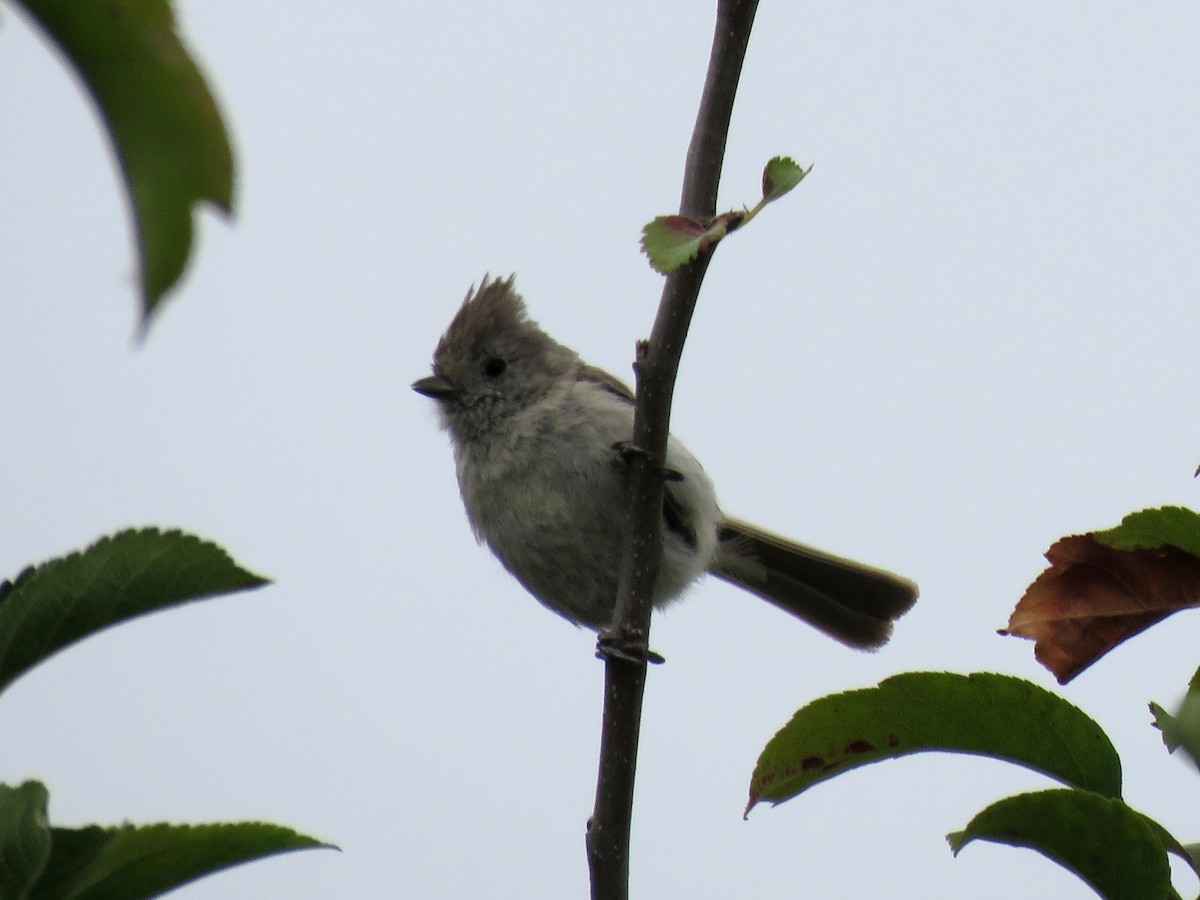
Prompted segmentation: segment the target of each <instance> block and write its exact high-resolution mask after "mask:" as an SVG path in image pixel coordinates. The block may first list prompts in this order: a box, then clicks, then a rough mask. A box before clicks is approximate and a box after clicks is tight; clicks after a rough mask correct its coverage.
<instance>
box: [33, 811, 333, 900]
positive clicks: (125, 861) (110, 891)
mask: <svg viewBox="0 0 1200 900" xmlns="http://www.w3.org/2000/svg"><path fill="white" fill-rule="evenodd" d="M70 831H71V829H57V828H56V829H54V836H55V841H56V842H57V841H60V840H66V839H67V834H68V833H69V832H70ZM98 833H99V834H98ZM101 836H102V837H104V838H105V839H106V840H107V843H106V844H105V845H104V846H103V847H101V848H100V851H99V853H98V857H97V858H96V859H95V860H94V862H93V863H92V865H91V868H90V870H89V871H88V872H87V873H86V877H84V878H83V879H82V880H81V881H80V882H79V883H77V884H75V885H74V887H73V888H72V889H71V892H70V893H69V894H66V895H64V894H57V895H55V894H52V893H46V894H44V895H41V894H37V895H34V897H33V898H31V900H51V898H53V897H63V898H66V897H69V900H132V898H141V897H157V896H158V895H160V894H162V893H165V892H166V891H169V890H172V889H174V888H177V887H179V886H180V885H183V884H186V883H188V882H190V881H195V880H196V879H197V878H201V877H203V876H205V875H210V874H212V873H214V872H218V871H220V870H222V869H228V868H230V867H231V866H236V865H240V864H241V863H246V862H250V861H252V860H255V859H262V858H264V857H267V856H275V855H278V854H280V853H288V852H291V851H294V850H307V849H314V848H318V847H325V848H333V845H332V844H326V843H323V842H321V841H318V840H317V839H316V838H312V837H309V836H307V835H303V834H300V833H299V832H296V831H293V830H292V829H290V828H284V827H282V826H279V825H270V824H266V823H262V822H239V823H234V824H214V825H172V824H158V825H123V826H120V827H117V828H96V827H94V826H93V827H91V828H87V829H78V831H77V834H76V835H75V837H76V838H78V841H77V842H78V843H80V844H82V845H86V846H88V848H89V850H94V849H95V848H96V847H97V846H98V844H97V841H98V838H99V837H101ZM334 849H336V848H334ZM39 887H40V885H39Z"/></svg>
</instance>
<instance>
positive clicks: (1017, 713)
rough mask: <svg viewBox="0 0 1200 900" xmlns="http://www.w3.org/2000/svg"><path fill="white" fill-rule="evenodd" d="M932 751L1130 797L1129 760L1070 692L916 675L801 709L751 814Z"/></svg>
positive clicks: (762, 779)
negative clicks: (865, 768) (1126, 787)
mask: <svg viewBox="0 0 1200 900" xmlns="http://www.w3.org/2000/svg"><path fill="white" fill-rule="evenodd" d="M923 751H944V752H949V753H973V754H977V755H980V756H990V757H994V758H996V759H1002V760H1006V761H1008V762H1012V763H1016V764H1017V765H1022V766H1026V767H1028V768H1030V769H1034V770H1036V771H1039V772H1042V773H1044V774H1046V775H1049V776H1050V777H1051V778H1055V779H1057V780H1059V781H1061V782H1063V783H1065V784H1068V785H1072V786H1075V787H1081V788H1087V789H1089V790H1093V791H1096V792H1097V793H1100V794H1105V795H1108V796H1114V797H1115V796H1119V795H1120V793H1121V761H1120V759H1119V758H1118V756H1117V752H1116V750H1115V749H1114V748H1113V746H1112V743H1111V742H1110V741H1109V739H1108V736H1107V735H1106V734H1105V733H1104V731H1103V730H1102V729H1101V728H1100V726H1099V725H1097V724H1096V722H1095V721H1093V720H1092V719H1091V718H1090V717H1089V716H1088V715H1087V714H1085V713H1084V712H1083V711H1081V710H1080V709H1079V708H1078V707H1076V706H1073V705H1072V704H1070V703H1068V702H1067V701H1066V700H1064V699H1062V698H1061V697H1058V696H1056V695H1054V694H1051V693H1050V692H1049V691H1046V690H1043V689H1042V688H1040V687H1038V686H1037V685H1035V684H1033V683H1032V682H1029V681H1025V680H1023V679H1020V678H1013V677H1011V676H1008V675H996V674H992V673H987V672H983V673H976V674H974V675H957V674H954V673H950V672H909V673H905V674H901V675H896V676H893V677H892V678H888V679H886V680H885V681H882V682H880V684H879V686H878V687H876V688H866V689H863V690H857V691H848V692H847V693H844V694H833V695H830V696H828V697H822V698H820V699H818V700H815V701H813V702H812V703H810V704H809V705H808V706H805V707H804V708H803V709H801V710H799V711H798V712H797V713H796V714H795V715H794V716H793V717H792V720H791V721H790V722H788V724H787V725H785V726H784V727H783V728H782V729H781V730H780V732H779V733H778V734H776V735H775V737H773V738H772V739H771V740H770V742H769V743H768V744H767V746H766V747H765V748H764V749H763V752H762V755H761V756H760V757H759V759H758V764H757V765H756V766H755V768H754V774H753V776H752V777H751V780H750V802H749V804H748V805H747V807H746V811H747V812H749V811H750V809H751V808H753V807H754V805H755V804H756V803H758V802H759V801H762V800H766V801H768V802H770V803H782V802H783V801H784V800H789V799H791V798H792V797H795V796H796V795H798V794H800V793H802V792H803V791H805V790H807V789H808V788H810V787H812V786H813V785H815V784H819V783H820V782H822V781H825V780H826V779H829V778H832V777H834V776H835V775H838V774H839V773H841V772H845V771H847V770H849V769H852V768H855V767H857V766H862V765H866V764H868V763H875V762H880V761H882V760H886V759H895V758H897V757H900V756H906V755H908V754H910V753H920V752H923Z"/></svg>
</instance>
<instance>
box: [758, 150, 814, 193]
mask: <svg viewBox="0 0 1200 900" xmlns="http://www.w3.org/2000/svg"><path fill="white" fill-rule="evenodd" d="M811 171H812V166H809V167H808V168H807V169H802V168H801V167H800V166H798V165H796V163H795V161H794V160H793V159H792V158H791V157H788V156H776V157H775V158H773V159H772V160H771V161H770V162H768V163H767V164H766V166H765V167H764V168H763V174H762V192H763V200H764V201H766V202H768V203H769V202H771V201H772V200H778V199H779V198H780V197H782V196H783V195H784V194H786V193H787V192H788V191H790V190H791V189H792V188H794V187H795V186H796V185H798V184H799V183H800V182H801V181H803V180H804V176H805V175H807V174H808V173H809V172H811Z"/></svg>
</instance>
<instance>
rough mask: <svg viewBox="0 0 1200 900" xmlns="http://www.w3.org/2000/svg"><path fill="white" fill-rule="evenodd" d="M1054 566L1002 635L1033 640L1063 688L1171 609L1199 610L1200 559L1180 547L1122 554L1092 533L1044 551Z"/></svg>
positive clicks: (1019, 606) (1029, 593) (1064, 540)
mask: <svg viewBox="0 0 1200 900" xmlns="http://www.w3.org/2000/svg"><path fill="white" fill-rule="evenodd" d="M1046 559H1047V560H1049V562H1050V567H1049V568H1048V569H1046V571H1044V572H1043V573H1042V574H1041V575H1039V576H1038V578H1037V580H1036V581H1034V582H1033V584H1031V585H1030V586H1029V588H1028V589H1027V590H1026V591H1025V595H1024V596H1023V597H1022V598H1021V599H1020V601H1019V602H1018V603H1017V606H1016V608H1015V609H1014V610H1013V614H1012V617H1011V618H1010V619H1009V620H1008V627H1007V628H1006V629H1004V630H1003V631H1001V634H1011V635H1015V636H1017V637H1024V638H1029V639H1030V640H1032V641H1035V642H1036V643H1035V646H1034V656H1035V657H1036V658H1037V660H1038V662H1040V663H1041V664H1042V665H1043V666H1045V667H1046V668H1047V669H1049V670H1050V671H1051V672H1052V673H1053V675H1054V677H1055V678H1057V679H1058V682H1059V684H1066V683H1067V682H1068V681H1070V680H1071V679H1072V678H1074V677H1075V676H1076V675H1078V674H1079V673H1080V672H1082V671H1083V670H1084V669H1086V668H1087V667H1088V666H1090V665H1091V664H1092V663H1094V662H1095V661H1096V660H1097V659H1099V658H1100V657H1101V656H1103V655H1104V654H1105V653H1107V652H1108V651H1109V650H1111V649H1112V648H1113V647H1115V646H1117V645H1118V644H1120V643H1121V642H1122V641H1125V640H1127V639H1129V638H1130V637H1132V636H1133V635H1135V634H1137V633H1138V632H1140V631H1144V630H1145V629H1147V628H1149V627H1150V626H1151V625H1153V624H1154V623H1155V622H1158V621H1160V620H1162V619H1164V618H1166V617H1167V616H1169V615H1170V614H1171V613H1173V612H1178V611H1179V610H1181V609H1187V608H1189V607H1192V606H1197V605H1200V559H1197V558H1196V557H1194V556H1191V555H1190V554H1187V553H1184V552H1183V551H1182V550H1179V549H1177V548H1175V547H1170V546H1164V547H1160V548H1158V549H1154V550H1117V549H1114V548H1113V547H1109V546H1107V545H1105V544H1102V543H1100V542H1099V541H1098V540H1096V538H1095V536H1094V535H1092V534H1083V535H1072V536H1070V537H1065V538H1062V539H1061V540H1059V541H1057V542H1056V543H1055V544H1054V545H1053V546H1052V547H1051V548H1050V549H1049V550H1047V551H1046Z"/></svg>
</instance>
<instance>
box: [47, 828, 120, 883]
mask: <svg viewBox="0 0 1200 900" xmlns="http://www.w3.org/2000/svg"><path fill="white" fill-rule="evenodd" d="M50 833H51V835H52V836H53V843H52V844H51V845H50V858H49V859H48V860H46V867H45V869H43V870H42V877H41V878H39V879H38V882H37V884H36V885H34V887H33V891H32V892H31V893H30V894H29V900H65V898H73V897H75V896H76V892H77V891H79V890H80V889H82V888H83V887H84V886H85V885H86V884H87V883H88V879H89V878H91V877H92V875H93V874H95V872H96V870H97V869H98V868H99V866H100V864H101V863H102V862H103V860H104V854H105V853H106V852H107V851H108V848H109V846H110V845H111V844H112V842H113V839H114V834H113V830H112V829H109V828H101V827H100V826H99V825H89V826H87V827H86V828H52V829H50Z"/></svg>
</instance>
